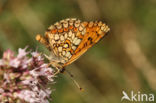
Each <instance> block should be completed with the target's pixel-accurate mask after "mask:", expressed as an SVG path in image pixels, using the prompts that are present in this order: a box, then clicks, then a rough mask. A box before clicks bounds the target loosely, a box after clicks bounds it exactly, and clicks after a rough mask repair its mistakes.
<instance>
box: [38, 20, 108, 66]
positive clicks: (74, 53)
mask: <svg viewBox="0 0 156 103" xmlns="http://www.w3.org/2000/svg"><path fill="white" fill-rule="evenodd" d="M109 30H110V29H109V27H108V26H107V25H106V24H104V23H102V22H97V21H95V22H93V21H91V22H81V21H80V20H78V19H75V18H69V19H64V20H61V21H60V22H57V23H55V24H54V25H51V26H50V27H49V28H48V29H47V31H46V32H45V35H44V36H41V35H37V36H36V39H37V40H38V41H39V42H41V43H42V44H44V45H45V46H46V47H47V48H48V49H49V50H50V51H51V52H52V53H53V54H54V56H55V57H56V58H57V59H56V60H52V63H51V64H52V65H55V66H56V67H58V68H64V67H65V66H67V65H69V64H71V63H72V62H74V61H75V60H76V59H78V58H79V57H80V56H81V55H82V54H84V53H85V52H86V51H87V50H88V49H89V48H90V47H92V46H93V45H94V44H96V43H97V42H98V41H99V40H100V39H101V38H102V37H104V35H105V34H106V33H107V32H108V31H109Z"/></svg>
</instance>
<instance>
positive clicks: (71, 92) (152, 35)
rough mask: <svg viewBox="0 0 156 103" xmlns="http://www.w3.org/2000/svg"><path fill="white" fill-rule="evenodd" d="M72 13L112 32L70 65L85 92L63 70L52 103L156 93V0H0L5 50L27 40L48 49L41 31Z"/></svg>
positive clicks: (0, 43)
mask: <svg viewBox="0 0 156 103" xmlns="http://www.w3.org/2000/svg"><path fill="white" fill-rule="evenodd" d="M71 17H76V18H79V19H81V20H82V21H90V20H101V21H103V22H106V23H107V24H108V25H109V27H110V29H111V31H110V32H109V33H108V35H107V36H106V37H105V38H104V39H102V40H101V41H100V42H99V43H98V44H96V45H95V46H94V47H93V48H91V49H90V50H89V51H87V52H86V53H85V54H84V55H83V56H81V57H80V58H79V59H78V60H77V61H75V62H74V63H73V64H71V65H69V66H68V67H67V69H68V70H69V71H71V72H72V74H74V76H75V79H76V80H77V81H78V83H79V84H80V85H81V86H82V87H83V89H84V91H83V92H81V91H79V89H78V88H76V86H75V85H74V83H73V81H71V78H70V77H69V76H68V75H66V74H65V75H62V74H60V75H59V76H58V77H57V78H56V79H55V80H56V84H55V85H53V88H54V89H55V91H54V92H53V93H52V99H53V103H120V102H121V97H122V91H123V90H124V91H126V92H127V93H129V94H130V91H132V90H133V91H134V92H136V93H137V92H138V91H140V92H141V93H146V94H148V93H153V94H155V95H156V56H155V53H156V0H0V54H1V55H2V52H3V51H4V50H6V49H8V48H11V49H12V50H14V51H17V49H18V48H24V47H25V46H26V45H29V47H30V48H32V49H33V50H35V49H36V48H37V47H38V49H39V51H41V52H44V53H48V51H47V50H46V48H45V47H44V46H43V45H41V44H40V43H38V42H37V41H36V40H35V36H36V34H37V33H41V34H44V31H45V30H46V28H48V26H50V25H51V24H53V23H55V22H56V21H59V20H62V19H65V18H71ZM123 102H124V103H127V101H126V100H125V101H123ZM155 102H156V100H155ZM130 103H131V102H130Z"/></svg>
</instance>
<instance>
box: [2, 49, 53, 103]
mask: <svg viewBox="0 0 156 103" xmlns="http://www.w3.org/2000/svg"><path fill="white" fill-rule="evenodd" d="M28 55H31V57H29V56H28ZM53 77H54V73H53V69H52V68H50V67H48V64H47V63H45V62H44V58H43V57H42V55H41V54H40V53H38V52H26V48H25V49H19V50H18V54H17V56H15V55H14V53H13V52H12V51H11V50H7V51H5V52H4V53H3V58H2V59H0V103H49V100H50V94H51V89H50V88H49V87H48V85H49V84H51V83H50V82H53V81H54V80H53Z"/></svg>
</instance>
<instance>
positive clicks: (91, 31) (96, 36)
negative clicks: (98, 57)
mask: <svg viewBox="0 0 156 103" xmlns="http://www.w3.org/2000/svg"><path fill="white" fill-rule="evenodd" d="M82 25H84V27H85V29H86V32H85V34H84V37H83V38H82V41H81V43H80V44H79V46H78V47H77V49H76V50H75V51H74V55H72V57H71V59H70V60H69V61H68V62H67V63H65V64H64V66H66V65H69V64H71V63H72V62H74V61H75V60H76V59H78V58H79V57H80V56H81V55H82V54H84V53H85V52H86V51H87V50H88V49H89V48H90V47H92V46H93V45H94V44H96V43H97V42H98V41H99V40H100V39H101V38H102V37H104V35H105V34H106V33H107V32H108V31H109V28H108V26H106V25H105V24H103V23H102V22H89V23H88V22H83V23H82Z"/></svg>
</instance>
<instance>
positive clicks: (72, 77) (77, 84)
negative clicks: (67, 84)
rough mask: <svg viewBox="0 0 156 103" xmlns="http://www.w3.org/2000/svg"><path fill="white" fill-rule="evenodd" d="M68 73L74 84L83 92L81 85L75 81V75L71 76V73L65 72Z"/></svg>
mask: <svg viewBox="0 0 156 103" xmlns="http://www.w3.org/2000/svg"><path fill="white" fill-rule="evenodd" d="M65 71H66V72H67V74H68V75H69V76H70V77H71V79H72V81H73V82H74V84H75V85H76V86H77V87H78V88H79V89H80V91H83V88H81V86H80V85H79V83H78V82H77V81H76V80H75V79H74V75H73V74H71V72H70V71H68V70H65Z"/></svg>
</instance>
